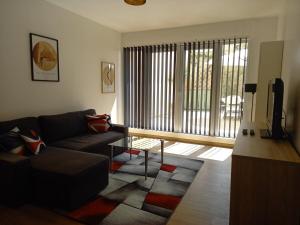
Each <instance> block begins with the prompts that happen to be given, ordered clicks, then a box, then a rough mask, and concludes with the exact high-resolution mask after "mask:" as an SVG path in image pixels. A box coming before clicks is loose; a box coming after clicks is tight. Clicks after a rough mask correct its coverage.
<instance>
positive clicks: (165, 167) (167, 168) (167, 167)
mask: <svg viewBox="0 0 300 225" xmlns="http://www.w3.org/2000/svg"><path fill="white" fill-rule="evenodd" d="M160 169H161V170H163V171H166V172H170V173H171V172H173V171H174V170H176V166H173V165H168V164H163V165H162V166H161V167H160Z"/></svg>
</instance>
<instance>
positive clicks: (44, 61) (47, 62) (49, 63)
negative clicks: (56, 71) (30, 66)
mask: <svg viewBox="0 0 300 225" xmlns="http://www.w3.org/2000/svg"><path fill="white" fill-rule="evenodd" d="M32 57H33V60H34V63H35V65H36V66H37V67H38V68H40V69H41V70H43V71H50V70H52V69H53V68H55V66H56V65H57V52H56V51H55V49H54V48H53V47H52V46H51V45H50V44H49V43H47V42H45V41H39V42H37V43H36V44H35V45H34V47H33V50H32Z"/></svg>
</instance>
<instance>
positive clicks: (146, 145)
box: [108, 137, 161, 150]
mask: <svg viewBox="0 0 300 225" xmlns="http://www.w3.org/2000/svg"><path fill="white" fill-rule="evenodd" d="M108 145H110V146H115V147H124V148H135V149H139V150H149V149H151V148H153V147H159V146H160V145H161V140H160V139H153V138H143V137H126V138H122V139H120V140H118V141H115V142H113V143H110V144H108Z"/></svg>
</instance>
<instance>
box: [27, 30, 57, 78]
mask: <svg viewBox="0 0 300 225" xmlns="http://www.w3.org/2000/svg"><path fill="white" fill-rule="evenodd" d="M29 39H30V60H31V80H32V81H49V82H59V79H60V78H59V49H58V40H57V39H54V38H50V37H46V36H43V35H39V34H34V33H30V34H29Z"/></svg>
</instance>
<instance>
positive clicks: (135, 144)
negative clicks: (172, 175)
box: [108, 137, 164, 180]
mask: <svg viewBox="0 0 300 225" xmlns="http://www.w3.org/2000/svg"><path fill="white" fill-rule="evenodd" d="M159 144H160V156H161V165H163V163H164V140H163V139H154V138H142V137H126V138H122V139H120V140H118V141H115V142H113V143H110V144H108V145H109V146H111V152H110V168H111V169H112V162H113V157H114V148H115V147H121V148H128V149H129V150H131V149H137V150H140V151H143V152H144V153H145V180H147V176H148V175H147V171H148V153H149V150H150V149H151V148H153V147H155V146H158V145H159ZM129 152H130V159H131V157H132V156H131V151H129Z"/></svg>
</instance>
